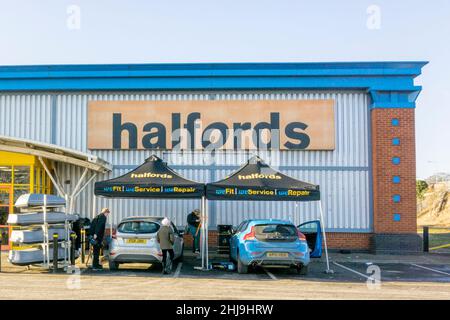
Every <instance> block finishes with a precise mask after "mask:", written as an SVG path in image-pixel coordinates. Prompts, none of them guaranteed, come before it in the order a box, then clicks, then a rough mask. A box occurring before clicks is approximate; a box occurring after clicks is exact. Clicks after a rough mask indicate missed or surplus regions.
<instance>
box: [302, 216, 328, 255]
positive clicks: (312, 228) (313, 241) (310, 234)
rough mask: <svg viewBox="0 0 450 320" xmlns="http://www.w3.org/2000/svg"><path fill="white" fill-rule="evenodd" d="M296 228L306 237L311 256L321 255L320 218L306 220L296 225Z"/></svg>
mask: <svg viewBox="0 0 450 320" xmlns="http://www.w3.org/2000/svg"><path fill="white" fill-rule="evenodd" d="M297 229H298V230H299V231H300V232H301V233H303V234H304V235H305V237H306V242H307V243H308V247H309V249H310V253H309V256H310V257H311V258H320V257H321V256H322V227H321V225H320V220H313V221H307V222H305V223H302V224H300V225H298V226H297Z"/></svg>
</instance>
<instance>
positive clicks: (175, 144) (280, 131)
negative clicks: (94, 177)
mask: <svg viewBox="0 0 450 320" xmlns="http://www.w3.org/2000/svg"><path fill="white" fill-rule="evenodd" d="M334 135H335V132H334V101H333V100H281V101H280V100H256V101H255V100H253V101H242V100H234V101H217V100H216V101H91V102H89V105H88V148H89V149H191V150H203V149H210V150H213V149H225V150H232V149H248V150H254V149H282V150H333V149H334V146H335V138H334Z"/></svg>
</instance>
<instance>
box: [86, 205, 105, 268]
mask: <svg viewBox="0 0 450 320" xmlns="http://www.w3.org/2000/svg"><path fill="white" fill-rule="evenodd" d="M109 214H110V211H109V209H108V208H103V209H102V211H101V212H100V213H99V214H98V215H97V216H96V217H95V218H94V219H92V222H91V226H90V236H91V244H92V245H93V258H92V269H93V270H102V269H103V266H102V265H101V264H100V250H101V249H102V246H103V237H104V236H105V228H106V220H107V218H108V215H109Z"/></svg>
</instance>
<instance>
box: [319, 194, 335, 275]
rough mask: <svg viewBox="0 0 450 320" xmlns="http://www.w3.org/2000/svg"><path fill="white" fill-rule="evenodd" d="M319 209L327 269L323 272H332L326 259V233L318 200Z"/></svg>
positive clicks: (320, 203)
mask: <svg viewBox="0 0 450 320" xmlns="http://www.w3.org/2000/svg"><path fill="white" fill-rule="evenodd" d="M319 211H320V225H321V228H322V234H323V243H324V245H325V259H326V262H327V269H326V270H325V273H331V274H332V273H334V271H333V270H331V269H330V260H329V259H328V245H327V235H326V232H325V221H324V220H323V210H322V201H321V200H319Z"/></svg>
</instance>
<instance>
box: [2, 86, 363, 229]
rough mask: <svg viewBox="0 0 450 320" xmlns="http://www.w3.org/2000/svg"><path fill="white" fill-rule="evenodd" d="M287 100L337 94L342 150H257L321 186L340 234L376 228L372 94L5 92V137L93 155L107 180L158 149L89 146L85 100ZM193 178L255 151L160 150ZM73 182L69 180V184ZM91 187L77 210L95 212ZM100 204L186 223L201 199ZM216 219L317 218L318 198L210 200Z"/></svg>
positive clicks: (70, 172)
mask: <svg viewBox="0 0 450 320" xmlns="http://www.w3.org/2000/svg"><path fill="white" fill-rule="evenodd" d="M207 99H217V100H259V99H264V100H269V99H274V100H287V99H334V100H335V102H336V103H335V117H336V119H335V121H336V150H334V151H282V152H268V151H265V152H259V153H258V154H259V155H260V156H261V157H262V158H263V159H265V160H266V161H267V162H268V163H270V164H271V165H273V166H275V167H278V168H279V169H280V170H281V171H283V172H285V173H287V174H289V175H291V176H293V177H296V178H299V179H301V180H305V181H308V182H311V183H315V184H320V186H321V190H322V198H323V200H324V202H323V203H324V214H325V220H326V225H327V227H328V228H329V229H331V230H335V231H355V232H358V231H359V232H366V231H369V230H370V229H371V213H370V211H371V206H370V189H369V152H368V148H369V144H368V142H369V128H368V96H367V94H366V93H364V92H349V91H346V92H322V91H320V92H319V91H311V92H304V91H302V92H293V91H288V92H278V91H277V92H272V93H266V92H264V93H261V92H250V91H249V92H229V91H227V92H208V93H189V92H186V93H184V92H178V93H155V92H146V93H142V92H139V93H130V92H126V93H116V92H115V93H95V94H94V93H82V92H81V93H65V94H50V93H46V94H41V93H39V94H31V93H17V94H0V134H1V135H8V136H16V137H22V138H27V139H32V140H37V141H44V142H48V143H54V144H57V145H60V146H63V147H68V148H73V149H77V150H80V151H84V152H90V153H93V154H96V155H98V156H100V157H101V158H103V159H105V160H107V161H109V162H110V163H112V164H113V165H114V166H115V169H114V170H113V172H112V173H109V174H106V175H102V176H99V177H98V178H97V179H98V180H102V179H107V178H110V177H115V176H118V175H121V174H123V173H125V172H126V171H128V170H130V169H132V168H133V167H134V166H136V165H138V164H140V163H142V162H143V161H144V160H145V158H146V157H148V156H149V155H150V154H152V153H154V152H152V151H105V150H88V149H87V141H86V140H87V139H86V136H87V127H86V117H87V108H86V107H87V103H88V101H90V100H207ZM156 154H158V155H159V156H160V157H163V158H164V159H165V160H167V161H168V162H169V164H171V165H174V168H175V169H177V170H178V171H179V172H180V173H182V174H183V175H185V176H186V177H187V178H190V179H193V180H197V181H205V182H208V181H213V180H218V179H222V178H224V177H225V175H227V174H229V173H230V172H232V171H233V170H235V169H237V168H238V167H239V166H240V165H241V164H243V163H244V162H245V161H246V160H247V159H248V158H249V156H251V155H253V154H255V153H250V154H248V153H246V152H232V153H224V152H219V153H218V154H217V155H216V157H215V159H214V160H215V161H214V163H209V162H205V161H204V154H203V153H202V152H183V153H182V155H183V156H181V154H180V153H177V154H176V155H175V156H173V157H172V155H173V154H171V153H170V152H164V153H163V152H156ZM60 171H61V179H62V180H63V181H65V180H70V184H68V185H66V187H67V188H68V189H70V188H73V186H74V185H75V183H76V181H77V178H78V177H80V176H81V169H79V168H74V167H70V166H64V165H63V166H60ZM67 182H69V181H67ZM92 194H93V188H92V185H90V186H88V187H87V188H86V189H85V191H84V192H82V194H81V195H80V197H79V198H78V200H77V204H76V209H77V211H79V212H80V213H82V214H84V215H87V216H89V215H91V211H92ZM96 206H97V209H98V208H100V207H103V206H108V207H110V208H112V210H113V212H114V215H113V217H114V218H113V219H114V223H117V222H118V221H120V219H121V218H122V217H124V216H127V215H131V214H153V215H167V216H170V217H171V218H172V219H174V220H175V222H176V224H177V225H183V224H184V223H185V217H186V214H187V213H188V212H189V211H190V210H192V209H194V208H196V207H199V201H197V200H176V201H168V200H107V199H97V203H96ZM210 215H211V218H210V223H211V226H212V227H214V226H215V225H216V224H234V225H236V224H238V223H239V222H240V221H241V220H242V219H245V218H252V217H261V218H263V217H274V218H288V219H292V220H294V221H295V222H300V221H305V220H311V219H315V218H316V217H318V207H317V204H315V203H289V202H279V203H275V202H271V203H267V202H228V201H225V202H223V201H216V202H211V203H210Z"/></svg>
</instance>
